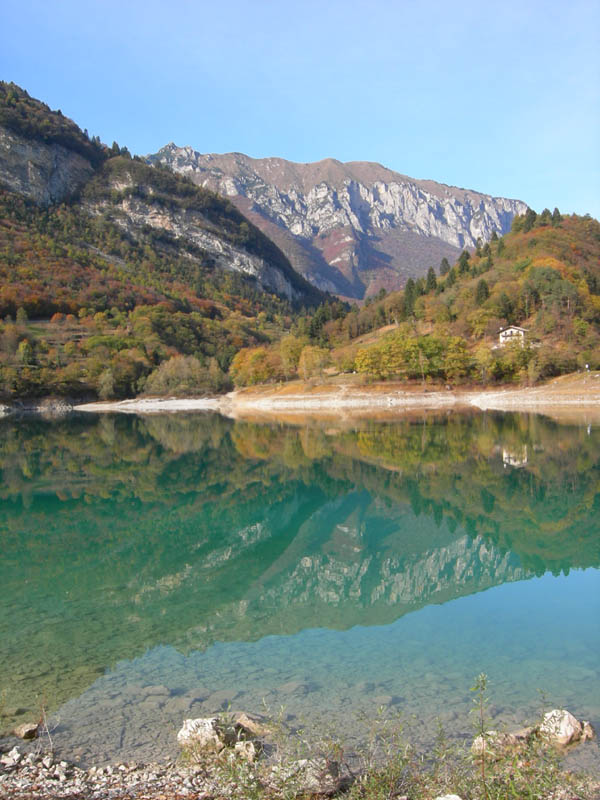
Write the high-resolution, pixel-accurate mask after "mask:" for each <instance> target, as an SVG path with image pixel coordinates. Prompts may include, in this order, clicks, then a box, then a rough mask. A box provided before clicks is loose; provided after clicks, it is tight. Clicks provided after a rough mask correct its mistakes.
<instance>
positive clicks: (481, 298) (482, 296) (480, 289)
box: [475, 278, 490, 306]
mask: <svg viewBox="0 0 600 800" xmlns="http://www.w3.org/2000/svg"><path fill="white" fill-rule="evenodd" d="M489 296H490V290H489V287H488V285H487V283H486V281H485V280H484V279H483V278H482V279H481V280H480V281H479V283H478V284H477V289H476V290H475V302H476V303H477V305H478V306H481V305H483V303H485V301H486V300H487V299H488V297H489Z"/></svg>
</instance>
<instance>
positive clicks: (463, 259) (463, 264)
mask: <svg viewBox="0 0 600 800" xmlns="http://www.w3.org/2000/svg"><path fill="white" fill-rule="evenodd" d="M470 258H471V255H470V254H469V251H468V250H463V251H462V253H461V254H460V256H459V258H458V272H459V274H460V275H464V274H465V272H468V271H469V259H470Z"/></svg>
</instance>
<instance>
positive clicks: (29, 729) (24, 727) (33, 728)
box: [13, 722, 40, 739]
mask: <svg viewBox="0 0 600 800" xmlns="http://www.w3.org/2000/svg"><path fill="white" fill-rule="evenodd" d="M39 729H40V726H39V723H37V722H23V723H22V724H21V725H17V727H16V728H15V729H14V730H13V733H14V735H15V736H18V738H19V739H37V735H38V732H39Z"/></svg>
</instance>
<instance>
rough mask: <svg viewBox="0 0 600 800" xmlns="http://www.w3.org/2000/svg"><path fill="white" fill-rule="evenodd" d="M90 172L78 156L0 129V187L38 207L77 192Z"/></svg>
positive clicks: (81, 157)
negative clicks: (27, 199) (31, 201)
mask: <svg viewBox="0 0 600 800" xmlns="http://www.w3.org/2000/svg"><path fill="white" fill-rule="evenodd" d="M93 172H94V168H93V167H92V165H91V164H90V162H89V161H87V159H85V158H84V157H83V156H81V155H79V153H75V152H73V151H72V150H69V149H68V148H66V147H63V146H62V145H60V144H57V143H56V142H52V143H49V144H48V143H46V142H43V141H40V140H37V139H32V138H26V137H24V136H20V135H19V134H17V133H14V132H13V131H10V130H8V129H7V128H2V127H0V185H2V186H4V187H5V188H6V189H9V190H10V191H12V192H17V193H18V194H22V195H25V197H28V198H29V199H30V200H33V201H34V202H35V203H37V204H38V205H42V206H47V205H50V204H51V203H60V202H62V201H63V200H65V199H66V198H68V197H70V196H71V195H73V194H75V193H76V192H77V191H78V190H79V189H81V187H82V186H83V185H84V184H85V183H86V182H87V181H88V180H89V179H90V177H91V176H92V174H93Z"/></svg>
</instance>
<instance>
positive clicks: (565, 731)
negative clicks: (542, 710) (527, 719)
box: [540, 708, 583, 747]
mask: <svg viewBox="0 0 600 800" xmlns="http://www.w3.org/2000/svg"><path fill="white" fill-rule="evenodd" d="M582 734H583V726H582V724H581V722H579V721H578V720H576V719H575V717H574V716H573V714H570V713H569V712H568V711H565V710H564V709H558V708H555V709H553V710H552V711H548V713H547V714H544V718H543V720H542V724H541V725H540V735H541V736H543V737H544V738H545V739H547V740H548V741H549V742H551V743H552V744H557V745H560V746H561V747H565V746H566V745H568V744H573V743H574V742H578V741H579V740H580V739H581V736H582Z"/></svg>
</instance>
